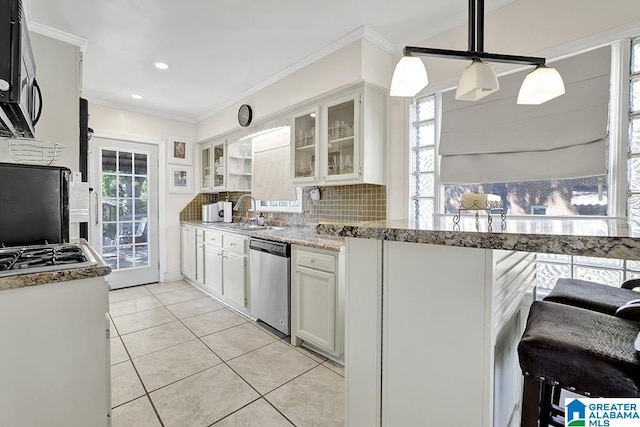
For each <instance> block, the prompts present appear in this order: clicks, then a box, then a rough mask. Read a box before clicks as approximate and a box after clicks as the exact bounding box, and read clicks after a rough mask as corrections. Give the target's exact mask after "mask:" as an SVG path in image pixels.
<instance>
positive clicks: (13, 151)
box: [6, 138, 64, 166]
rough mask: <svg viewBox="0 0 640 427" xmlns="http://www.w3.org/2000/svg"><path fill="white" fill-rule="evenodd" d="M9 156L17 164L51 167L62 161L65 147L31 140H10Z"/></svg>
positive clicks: (54, 143)
mask: <svg viewBox="0 0 640 427" xmlns="http://www.w3.org/2000/svg"><path fill="white" fill-rule="evenodd" d="M6 141H7V143H8V145H9V154H10V155H11V157H12V158H13V160H15V161H16V162H17V163H21V164H27V165H40V166H50V165H52V164H54V163H55V162H57V161H58V160H59V159H60V152H61V151H62V149H63V148H64V145H62V144H60V143H59V142H50V141H41V140H38V139H30V138H9V139H7V140H6Z"/></svg>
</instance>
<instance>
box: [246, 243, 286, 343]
mask: <svg viewBox="0 0 640 427" xmlns="http://www.w3.org/2000/svg"><path fill="white" fill-rule="evenodd" d="M249 249H250V252H249V256H250V265H251V314H252V315H253V316H254V317H256V318H257V319H259V320H261V321H263V322H264V323H266V324H268V325H269V326H271V327H273V328H275V329H277V330H278V331H280V332H282V333H283V334H285V335H290V329H289V324H290V321H291V314H290V307H291V280H290V279H291V247H290V245H289V244H287V243H280V242H272V241H269V240H263V239H257V238H251V239H250V240H249Z"/></svg>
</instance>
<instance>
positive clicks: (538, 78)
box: [518, 65, 564, 105]
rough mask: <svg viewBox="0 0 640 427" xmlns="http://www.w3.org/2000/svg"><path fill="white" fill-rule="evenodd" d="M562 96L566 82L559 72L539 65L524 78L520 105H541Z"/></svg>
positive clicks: (520, 93) (519, 98) (519, 97)
mask: <svg viewBox="0 0 640 427" xmlns="http://www.w3.org/2000/svg"><path fill="white" fill-rule="evenodd" d="M560 95H564V82H563V81H562V77H560V73H558V70H556V69H555V68H549V67H546V66H544V65H539V66H538V67H536V69H535V70H533V71H532V72H530V73H529V74H527V76H526V77H525V78H524V81H523V82H522V86H520V92H519V93H518V104H529V105H540V104H542V103H544V102H547V101H549V100H550V99H553V98H557V97H558V96H560Z"/></svg>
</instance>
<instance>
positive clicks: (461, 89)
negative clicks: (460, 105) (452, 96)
mask: <svg viewBox="0 0 640 427" xmlns="http://www.w3.org/2000/svg"><path fill="white" fill-rule="evenodd" d="M498 89H500V84H499V83H498V77H497V76H496V73H495V72H494V71H493V68H491V66H490V65H489V64H487V63H486V62H482V61H481V60H479V59H474V60H473V62H472V63H471V65H469V66H468V67H467V69H466V70H464V73H462V76H460V81H459V82H458V88H457V89H456V99H459V100H461V101H477V100H478V99H481V98H484V97H485V96H487V95H491V94H492V93H493V92H495V91H497V90H498Z"/></svg>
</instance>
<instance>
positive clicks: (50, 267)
mask: <svg viewBox="0 0 640 427" xmlns="http://www.w3.org/2000/svg"><path fill="white" fill-rule="evenodd" d="M96 264H97V262H96V260H95V258H94V257H93V256H92V255H91V252H89V251H88V250H87V248H86V247H84V246H81V245H77V244H74V243H61V244H52V245H38V246H25V247H21V248H0V277H2V276H9V275H12V274H24V273H40V272H44V271H54V270H66V269H70V268H81V267H89V266H93V265H96Z"/></svg>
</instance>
